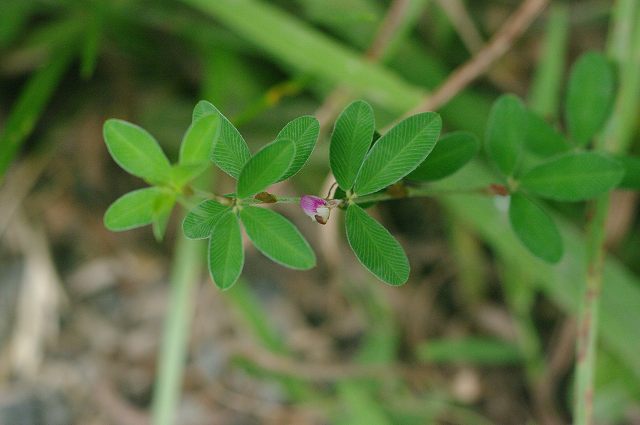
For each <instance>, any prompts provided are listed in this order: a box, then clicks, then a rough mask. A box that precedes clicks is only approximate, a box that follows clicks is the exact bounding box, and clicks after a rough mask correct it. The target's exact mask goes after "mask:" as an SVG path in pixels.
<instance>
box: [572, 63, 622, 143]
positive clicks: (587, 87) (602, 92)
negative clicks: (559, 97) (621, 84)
mask: <svg viewBox="0 0 640 425" xmlns="http://www.w3.org/2000/svg"><path fill="white" fill-rule="evenodd" d="M615 94H616V77H615V72H614V70H613V67H612V66H611V64H610V63H609V61H608V60H607V58H606V57H605V56H604V55H602V54H601V53H597V52H589V53H585V54H584V55H582V56H581V57H580V58H579V59H578V60H577V61H576V63H575V64H574V65H573V67H572V69H571V75H570V77H569V84H568V88H567V99H566V103H565V116H566V120H567V127H568V129H569V133H570V134H571V137H572V138H573V140H575V141H576V142H578V143H580V144H582V145H585V144H587V143H588V142H589V141H590V140H591V139H592V138H593V137H594V136H595V135H596V133H597V132H598V131H599V130H600V129H601V128H602V126H603V125H604V123H605V121H606V120H607V118H608V117H609V115H610V114H611V109H612V107H613V102H614V99H615Z"/></svg>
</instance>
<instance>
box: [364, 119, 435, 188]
mask: <svg viewBox="0 0 640 425" xmlns="http://www.w3.org/2000/svg"><path fill="white" fill-rule="evenodd" d="M441 128H442V120H441V119H440V115H438V114H436V113H435V112H424V113H421V114H416V115H413V116H411V117H409V118H407V119H405V120H403V121H401V122H400V123H399V124H398V125H396V126H395V127H393V128H392V129H391V130H389V132H388V133H386V134H385V135H384V136H382V137H381V138H380V139H378V141H377V142H376V143H375V144H374V145H373V147H372V148H371V150H370V151H369V153H368V154H367V155H366V157H365V159H364V162H363V163H362V167H361V168H360V171H359V172H358V175H357V177H356V180H355V184H354V188H353V189H354V192H355V193H356V194H358V195H360V196H362V195H367V194H369V193H373V192H376V191H378V190H380V189H384V188H385V187H387V186H389V185H392V184H393V183H395V182H397V181H398V180H400V179H402V178H403V177H404V176H406V175H407V174H409V173H410V172H412V171H413V170H415V169H416V167H417V166H418V165H420V163H421V162H422V161H424V160H425V158H426V157H427V155H429V153H431V150H432V149H433V148H434V146H435V145H436V142H437V140H438V136H439V134H440V129H441Z"/></svg>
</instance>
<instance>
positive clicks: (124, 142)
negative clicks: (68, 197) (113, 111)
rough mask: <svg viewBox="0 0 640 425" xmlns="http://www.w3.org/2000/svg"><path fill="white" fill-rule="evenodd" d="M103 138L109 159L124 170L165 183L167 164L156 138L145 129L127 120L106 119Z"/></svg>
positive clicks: (155, 182)
mask: <svg viewBox="0 0 640 425" xmlns="http://www.w3.org/2000/svg"><path fill="white" fill-rule="evenodd" d="M103 135H104V141H105V143H106V144H107V149H108V150H109V153H110V154H111V156H112V157H113V159H114V160H115V161H116V162H117V163H118V165H119V166H120V167H122V168H123V169H124V170H125V171H127V172H128V173H130V174H133V175H134V176H138V177H140V178H142V179H144V180H146V181H148V182H149V183H152V184H157V183H166V182H167V181H168V180H169V179H170V173H171V165H170V164H169V160H168V159H167V157H166V156H165V154H164V152H162V149H161V148H160V145H158V142H156V140H155V139H154V138H153V136H152V135H150V134H149V133H148V132H147V131H146V130H144V129H143V128H141V127H138V126H137V125H135V124H131V123H129V122H126V121H123V120H118V119H110V120H107V121H106V122H105V123H104V128H103Z"/></svg>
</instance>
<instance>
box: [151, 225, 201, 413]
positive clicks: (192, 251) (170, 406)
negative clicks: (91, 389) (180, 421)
mask: <svg viewBox="0 0 640 425" xmlns="http://www.w3.org/2000/svg"><path fill="white" fill-rule="evenodd" d="M181 233H182V232H180V236H178V240H177V243H176V248H175V257H174V258H175V260H174V263H173V267H172V270H173V272H172V274H171V279H170V285H171V292H170V294H169V314H168V316H167V319H166V322H165V328H164V335H163V338H162V347H161V350H160V360H159V364H158V376H157V381H156V385H155V388H154V392H153V404H152V416H153V424H154V425H171V424H173V423H174V418H175V415H176V410H177V407H178V404H179V402H180V393H181V387H182V385H181V383H182V376H183V372H184V365H185V358H186V352H187V341H188V337H189V334H190V332H189V327H190V324H191V316H192V314H191V313H192V311H193V293H194V288H195V284H196V283H197V282H198V279H199V277H200V271H201V265H202V246H201V245H200V244H198V243H197V242H194V241H190V240H187V239H186V238H185V237H184V236H182V234H181Z"/></svg>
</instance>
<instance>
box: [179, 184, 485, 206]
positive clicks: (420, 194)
mask: <svg viewBox="0 0 640 425" xmlns="http://www.w3.org/2000/svg"><path fill="white" fill-rule="evenodd" d="M461 194H464V195H473V194H475V195H481V194H493V192H492V191H491V189H490V188H489V187H476V188H461V189H440V188H436V187H433V186H431V185H425V186H402V189H400V190H399V191H398V193H392V192H382V193H373V194H371V195H365V196H356V197H353V198H351V202H353V203H354V204H367V203H369V202H382V201H393V200H397V199H406V198H428V197H433V196H442V195H461ZM270 195H271V194H270ZM197 196H199V197H201V198H207V199H215V200H218V201H219V200H224V201H225V202H229V201H232V199H233V198H227V197H223V196H220V195H216V194H214V193H209V192H204V191H201V190H199V191H198V193H197ZM272 196H273V197H274V199H275V202H265V201H262V200H260V199H256V198H246V199H241V200H239V203H240V204H241V205H260V204H299V203H300V198H301V197H300V196H279V195H278V196H276V195H272ZM180 201H181V202H182V204H183V205H185V206H187V207H189V206H190V205H193V204H194V203H193V202H192V201H191V200H180Z"/></svg>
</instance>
